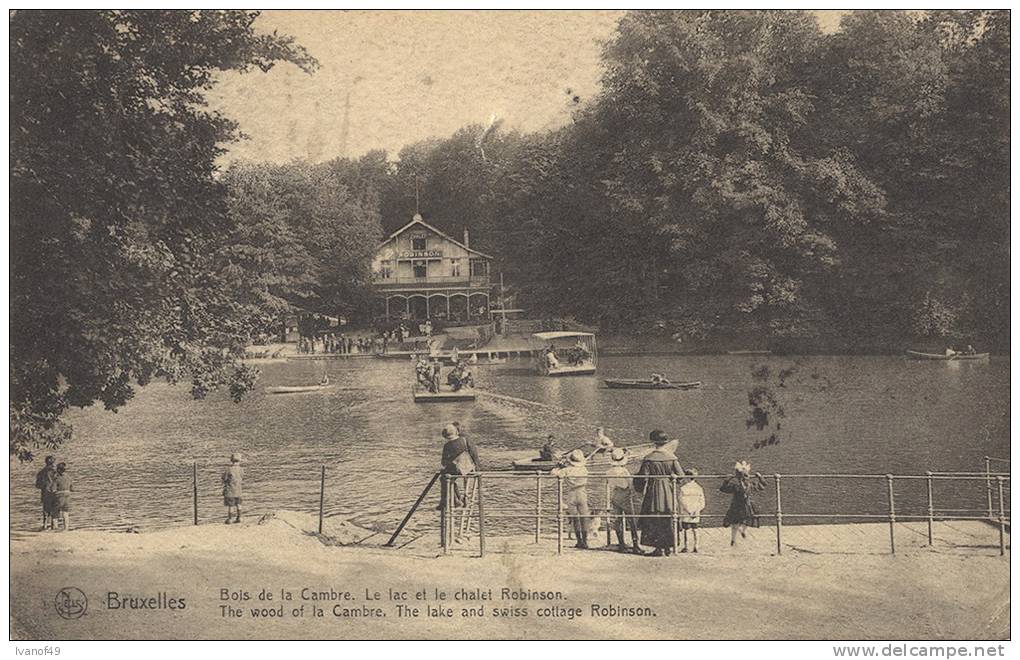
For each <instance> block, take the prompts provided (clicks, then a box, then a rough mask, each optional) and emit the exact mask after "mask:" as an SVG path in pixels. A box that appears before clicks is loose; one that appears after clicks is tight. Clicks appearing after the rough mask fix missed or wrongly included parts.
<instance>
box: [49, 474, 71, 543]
mask: <svg viewBox="0 0 1020 660" xmlns="http://www.w3.org/2000/svg"><path fill="white" fill-rule="evenodd" d="M51 483H52V487H53V495H52V497H53V505H52V509H51V513H50V515H51V516H52V517H53V519H54V520H55V519H56V518H57V516H60V520H61V530H62V531H65V532H66V531H67V530H69V529H70V528H71V492H72V491H73V490H74V484H72V483H71V475H69V474H68V473H67V465H66V464H65V463H57V471H56V472H55V473H54V474H53V479H52V482H51Z"/></svg>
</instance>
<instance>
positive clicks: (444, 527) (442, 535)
mask: <svg viewBox="0 0 1020 660" xmlns="http://www.w3.org/2000/svg"><path fill="white" fill-rule="evenodd" d="M440 485H441V488H440V489H439V492H440V493H442V495H441V497H442V506H441V507H439V544H440V545H441V546H442V547H443V554H444V555H445V554H447V553H448V552H449V551H450V475H448V474H444V475H443V479H442V482H441V484H440Z"/></svg>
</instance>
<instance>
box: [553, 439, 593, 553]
mask: <svg viewBox="0 0 1020 660" xmlns="http://www.w3.org/2000/svg"><path fill="white" fill-rule="evenodd" d="M586 462H587V461H586V459H585V457H584V452H583V451H581V450H580V449H575V450H574V451H572V452H570V454H569V455H568V456H567V464H566V465H565V466H564V467H561V468H556V469H555V470H553V471H552V475H553V476H554V477H562V478H563V503H564V505H565V506H566V508H567V515H568V516H570V524H571V525H573V527H574V536H575V538H577V545H576V546H574V547H576V548H582V549H585V550H587V549H588V518H589V516H590V513H591V512H590V511H589V510H588V466H587V465H586Z"/></svg>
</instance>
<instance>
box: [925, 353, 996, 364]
mask: <svg viewBox="0 0 1020 660" xmlns="http://www.w3.org/2000/svg"><path fill="white" fill-rule="evenodd" d="M907 357H909V358H911V359H912V360H942V361H945V362H956V361H960V360H987V359H988V353H952V354H950V355H946V354H944V353H923V352H921V351H907Z"/></svg>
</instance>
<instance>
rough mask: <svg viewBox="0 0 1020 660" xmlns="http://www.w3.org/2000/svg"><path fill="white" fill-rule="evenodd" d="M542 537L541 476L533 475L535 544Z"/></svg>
mask: <svg viewBox="0 0 1020 660" xmlns="http://www.w3.org/2000/svg"><path fill="white" fill-rule="evenodd" d="M541 535H542V475H541V474H536V475H535V543H538V542H539V537H540V536H541Z"/></svg>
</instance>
